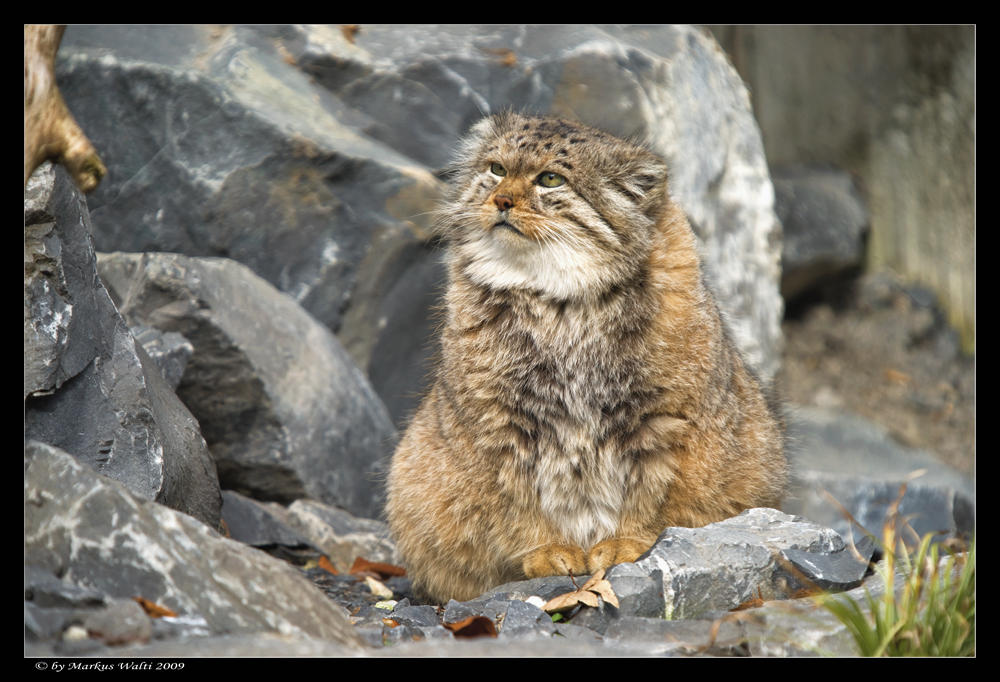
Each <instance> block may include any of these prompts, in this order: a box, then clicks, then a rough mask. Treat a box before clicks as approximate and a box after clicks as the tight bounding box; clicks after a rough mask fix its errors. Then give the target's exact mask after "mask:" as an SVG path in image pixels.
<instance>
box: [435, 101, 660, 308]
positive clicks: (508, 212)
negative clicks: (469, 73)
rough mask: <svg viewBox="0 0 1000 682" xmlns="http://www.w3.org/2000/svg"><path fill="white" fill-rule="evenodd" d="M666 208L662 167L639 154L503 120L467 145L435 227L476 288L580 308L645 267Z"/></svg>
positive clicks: (542, 125) (591, 136)
mask: <svg viewBox="0 0 1000 682" xmlns="http://www.w3.org/2000/svg"><path fill="white" fill-rule="evenodd" d="M668 202H669V197H668V194H667V167H666V164H665V163H664V162H663V160H662V159H660V158H659V157H658V156H656V155H655V154H653V153H651V152H649V151H648V150H646V149H644V148H643V147H641V146H638V145H635V144H632V143H631V142H627V141H625V140H621V139H619V138H616V137H614V136H612V135H608V134H607V133H603V132H601V131H598V130H594V129H592V128H588V127H586V126H583V125H581V124H579V123H573V122H570V121H565V120H562V119H554V118H539V117H529V116H522V115H519V114H515V113H512V112H506V113H503V114H500V115H497V116H493V117H490V118H487V119H484V120H483V121H481V122H480V123H478V124H477V125H476V126H475V127H474V128H473V129H472V131H471V133H470V135H469V136H468V138H466V140H465V142H464V144H463V147H462V151H461V157H460V158H459V160H458V163H457V164H456V173H455V176H454V189H453V194H452V198H451V201H450V202H449V204H448V206H447V208H446V209H445V211H443V214H442V220H441V222H442V225H443V227H444V229H445V233H446V235H447V236H448V238H449V239H450V241H451V248H452V258H453V259H455V260H454V262H455V263H457V264H458V265H459V267H460V268H461V269H462V271H463V272H464V273H465V274H466V276H468V277H469V278H470V279H472V280H473V281H474V282H476V283H478V284H481V285H483V286H489V287H492V288H501V289H505V288H519V289H528V290H533V291H535V292H537V293H538V294H539V295H541V296H545V297H548V298H553V299H561V300H566V299H581V298H587V297H593V296H600V295H601V294H602V293H603V292H604V291H607V290H608V289H610V288H612V287H615V286H618V285H619V284H621V283H622V281H624V280H625V279H627V278H629V277H632V276H633V275H634V273H635V272H636V271H637V269H638V268H641V267H642V264H643V260H644V259H645V258H646V257H648V251H649V245H650V242H651V239H652V235H653V231H654V230H655V229H656V223H657V221H658V219H659V217H660V215H661V214H662V213H663V211H664V209H665V206H666V205H667V204H668Z"/></svg>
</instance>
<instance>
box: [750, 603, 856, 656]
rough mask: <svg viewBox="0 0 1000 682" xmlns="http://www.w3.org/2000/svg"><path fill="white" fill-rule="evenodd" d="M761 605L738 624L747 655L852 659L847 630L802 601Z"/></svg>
mask: <svg viewBox="0 0 1000 682" xmlns="http://www.w3.org/2000/svg"><path fill="white" fill-rule="evenodd" d="M796 601H799V602H800V603H793V602H788V603H785V604H780V605H773V606H769V605H765V606H763V607H762V608H759V609H754V610H753V617H752V618H747V619H746V620H744V621H741V626H742V629H743V632H744V633H745V637H746V642H747V646H748V648H749V652H750V655H751V656H768V657H790V656H796V657H797V656H856V655H857V650H856V649H855V647H854V643H853V641H852V640H851V637H850V633H849V632H848V630H847V628H846V627H845V626H844V625H843V624H841V623H840V621H838V620H837V619H836V617H835V616H834V615H833V614H832V613H830V612H829V611H826V610H824V609H817V608H815V607H814V606H813V604H811V603H808V602H806V601H805V600H796Z"/></svg>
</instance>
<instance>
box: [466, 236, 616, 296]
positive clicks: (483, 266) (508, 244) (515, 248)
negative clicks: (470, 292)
mask: <svg viewBox="0 0 1000 682" xmlns="http://www.w3.org/2000/svg"><path fill="white" fill-rule="evenodd" d="M466 250H467V251H468V252H469V253H472V254H474V257H473V260H472V262H471V263H470V264H469V266H468V267H467V268H466V274H467V275H468V276H469V278H470V279H472V281H474V282H476V283H477V284H480V285H483V286H488V287H494V288H498V289H530V290H533V291H539V292H541V293H542V294H544V295H546V296H548V297H551V298H554V299H571V298H579V297H581V296H585V295H587V294H589V293H591V292H593V291H594V290H595V289H596V288H598V287H599V286H600V284H601V281H602V279H603V278H602V276H601V275H602V273H603V271H604V269H605V268H604V267H603V264H602V263H601V262H600V260H598V258H596V257H594V255H591V254H589V253H587V252H585V251H583V250H582V249H577V248H573V247H572V246H570V245H568V244H566V243H563V242H555V241H542V242H539V241H534V240H527V239H525V238H524V237H521V236H519V235H514V234H509V233H505V232H504V231H503V230H493V231H491V232H484V233H483V234H482V236H480V237H478V238H477V239H475V240H474V241H471V242H470V243H468V244H467V245H466Z"/></svg>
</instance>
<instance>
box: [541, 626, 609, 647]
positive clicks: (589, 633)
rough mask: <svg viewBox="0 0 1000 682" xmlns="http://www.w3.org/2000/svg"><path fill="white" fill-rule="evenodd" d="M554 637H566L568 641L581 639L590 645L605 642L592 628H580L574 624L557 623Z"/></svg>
mask: <svg viewBox="0 0 1000 682" xmlns="http://www.w3.org/2000/svg"><path fill="white" fill-rule="evenodd" d="M554 625H555V632H554V633H553V636H554V637H565V638H566V639H571V640H572V639H579V640H583V641H584V642H587V643H588V644H597V643H599V642H603V641H604V638H603V637H602V636H601V635H600V634H599V633H598V632H595V631H594V630H591V629H590V628H584V627H580V626H579V625H574V624H573V623H555V624H554Z"/></svg>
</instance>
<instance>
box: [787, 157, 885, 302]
mask: <svg viewBox="0 0 1000 682" xmlns="http://www.w3.org/2000/svg"><path fill="white" fill-rule="evenodd" d="M772 179H773V181H774V210H775V212H776V213H777V215H778V220H780V221H781V224H782V227H783V228H784V233H785V242H784V247H783V249H782V252H781V265H782V273H781V295H782V296H783V297H784V298H785V300H789V299H792V298H794V297H796V296H798V295H800V294H802V293H804V292H805V291H808V290H809V289H811V288H813V287H815V286H816V285H817V284H819V283H821V282H823V281H824V280H826V279H828V278H829V277H831V276H832V275H835V274H837V273H840V272H843V271H844V270H846V269H848V268H852V267H857V266H860V265H861V263H862V260H863V259H864V246H865V233H866V232H867V230H868V225H869V221H868V212H867V210H866V209H865V205H864V201H863V200H862V198H861V195H860V193H859V192H858V190H857V188H855V186H854V181H853V180H852V179H851V176H850V175H849V174H848V173H846V172H844V171H839V170H836V169H834V168H823V167H809V166H786V167H783V168H779V169H776V170H774V172H773V173H772Z"/></svg>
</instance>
